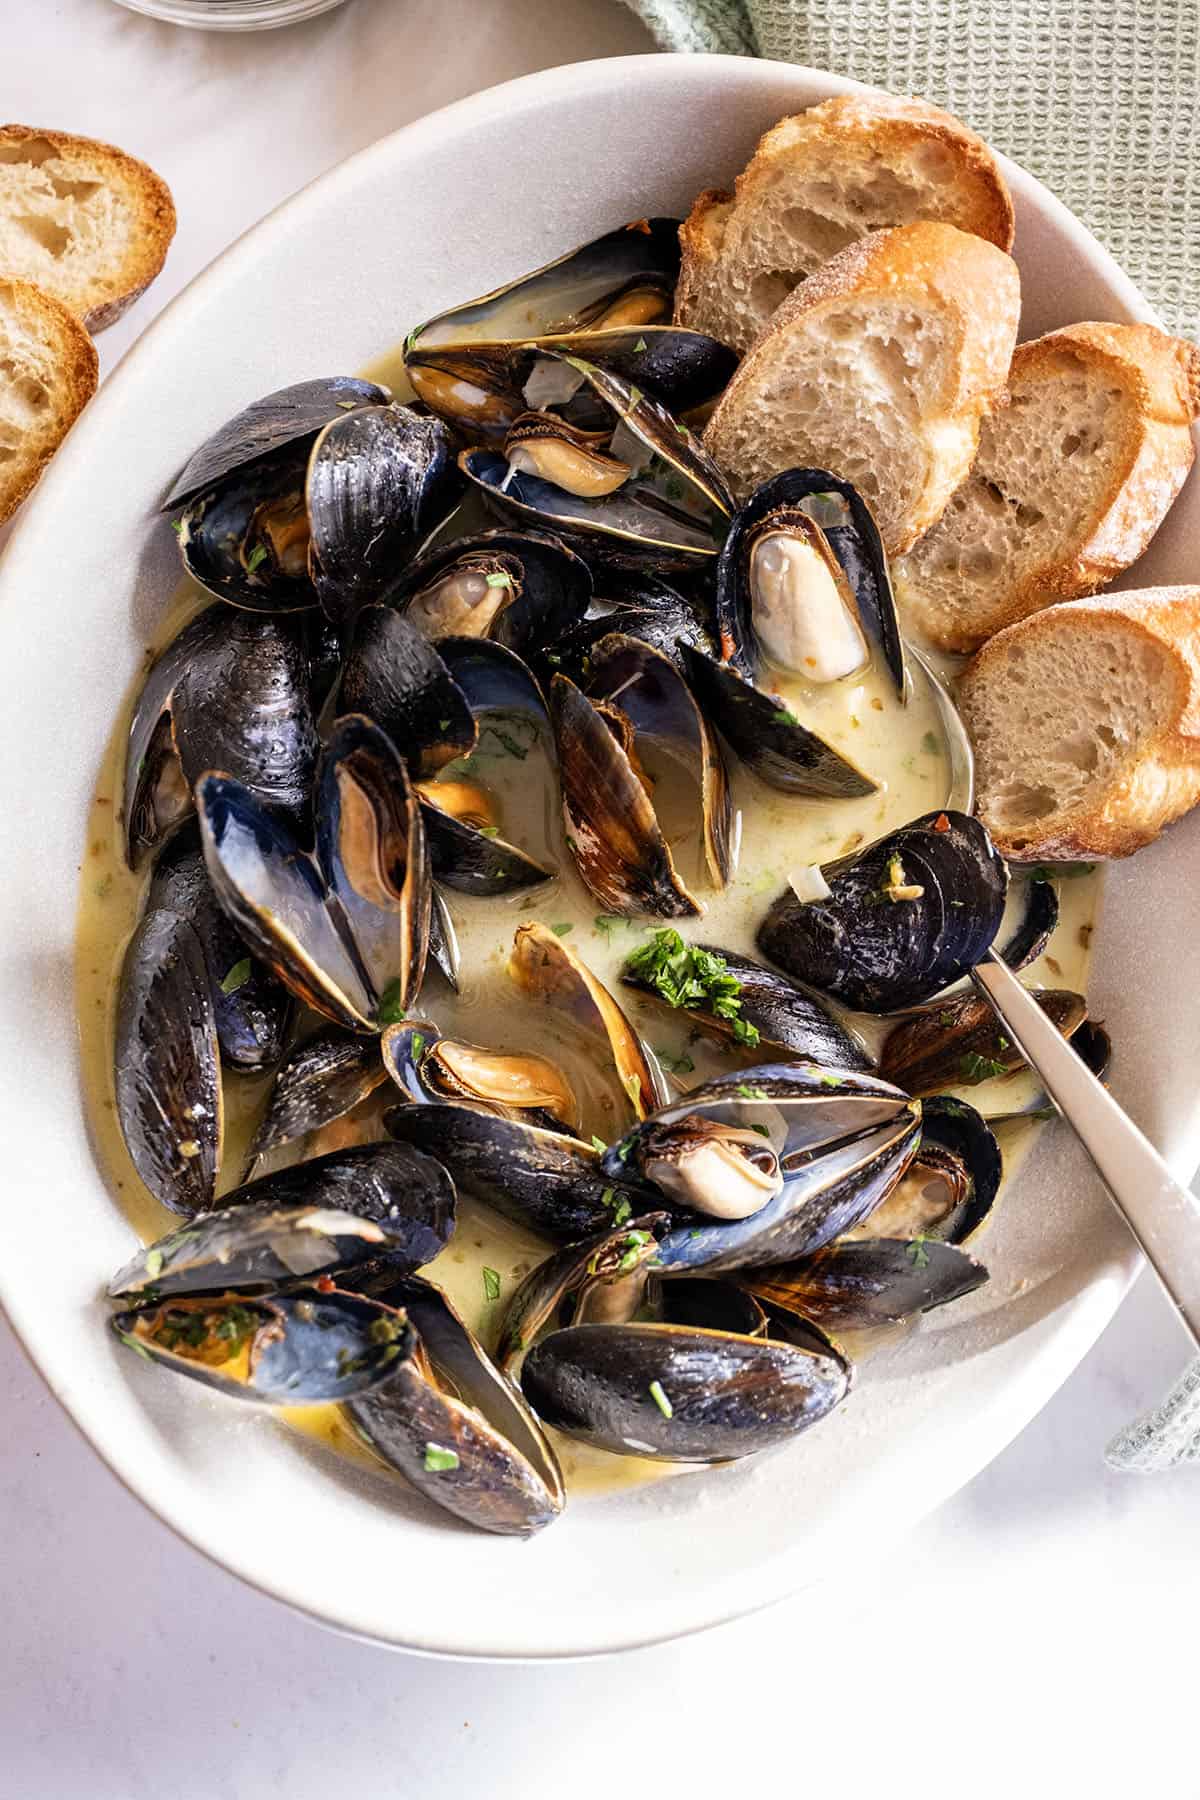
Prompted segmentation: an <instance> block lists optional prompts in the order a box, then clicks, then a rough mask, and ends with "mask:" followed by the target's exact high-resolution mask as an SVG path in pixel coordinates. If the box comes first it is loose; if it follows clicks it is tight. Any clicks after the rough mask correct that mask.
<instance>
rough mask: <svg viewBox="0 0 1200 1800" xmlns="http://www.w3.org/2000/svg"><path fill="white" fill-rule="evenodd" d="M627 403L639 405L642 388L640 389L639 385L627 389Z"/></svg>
mask: <svg viewBox="0 0 1200 1800" xmlns="http://www.w3.org/2000/svg"><path fill="white" fill-rule="evenodd" d="M629 404H630V406H640V405H641V404H642V390H641V388H639V387H631V388H630V390H629Z"/></svg>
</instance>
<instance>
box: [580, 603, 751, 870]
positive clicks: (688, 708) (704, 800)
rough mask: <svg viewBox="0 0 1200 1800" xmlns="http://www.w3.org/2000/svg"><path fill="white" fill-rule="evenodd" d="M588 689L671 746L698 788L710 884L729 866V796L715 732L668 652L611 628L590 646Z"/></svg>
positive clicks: (642, 735) (650, 738)
mask: <svg viewBox="0 0 1200 1800" xmlns="http://www.w3.org/2000/svg"><path fill="white" fill-rule="evenodd" d="M588 694H589V697H590V698H591V699H593V700H607V701H610V702H611V703H612V704H613V705H614V706H617V707H619V708H620V710H621V711H622V712H623V713H624V714H625V717H626V718H627V719H628V720H629V722H630V723H631V725H632V726H633V728H634V731H635V732H636V734H637V737H638V738H639V739H645V741H646V742H647V743H651V744H657V745H659V746H661V747H663V748H666V749H668V750H670V751H671V753H672V754H673V755H674V756H676V758H678V759H679V760H681V761H682V762H683V763H684V764H685V766H686V767H688V768H689V769H690V770H691V772H692V774H693V776H694V778H695V780H696V783H697V786H698V787H699V790H700V815H701V826H702V830H703V837H704V859H705V863H706V865H707V868H708V874H709V879H710V881H711V882H712V884H713V886H714V887H715V888H724V887H727V886H728V884H729V880H730V877H731V875H732V873H733V867H734V815H733V798H732V795H731V794H730V791H729V777H728V775H727V774H726V771H725V763H724V759H723V758H722V755H721V746H720V744H719V743H718V742H717V736H716V733H715V732H714V730H713V728H712V726H711V725H710V724H709V722H708V720H707V719H706V717H705V715H704V714H703V712H701V710H700V707H699V706H698V705H697V703H696V701H695V699H694V698H693V696H692V691H691V689H690V688H689V687H688V684H687V682H686V681H685V680H684V678H683V676H682V674H681V673H680V671H679V669H678V668H677V667H676V665H675V663H674V662H673V661H672V660H671V658H670V657H668V656H665V655H664V654H663V653H662V651H660V650H656V649H654V648H653V646H652V645H649V644H646V643H642V642H641V641H639V640H638V639H637V638H631V637H624V636H622V635H621V634H620V633H618V632H611V633H610V634H609V635H608V636H607V637H603V638H601V639H600V641H599V643H598V644H597V645H596V647H595V649H594V650H593V651H592V658H591V673H590V676H589V680H588Z"/></svg>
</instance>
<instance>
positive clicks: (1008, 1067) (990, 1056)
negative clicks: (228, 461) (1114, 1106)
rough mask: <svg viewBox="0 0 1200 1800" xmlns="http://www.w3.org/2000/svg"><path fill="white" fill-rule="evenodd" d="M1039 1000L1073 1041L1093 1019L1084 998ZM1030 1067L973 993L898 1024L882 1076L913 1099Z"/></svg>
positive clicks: (1040, 993)
mask: <svg viewBox="0 0 1200 1800" xmlns="http://www.w3.org/2000/svg"><path fill="white" fill-rule="evenodd" d="M1031 991H1032V992H1033V998H1034V999H1035V1000H1036V1001H1037V1003H1038V1005H1039V1006H1040V1007H1041V1009H1042V1011H1043V1012H1044V1013H1045V1014H1046V1015H1047V1017H1048V1018H1049V1019H1050V1020H1051V1021H1052V1022H1053V1023H1054V1024H1055V1025H1057V1026H1058V1029H1059V1030H1060V1031H1061V1032H1062V1034H1063V1036H1064V1037H1067V1038H1069V1037H1070V1036H1071V1034H1072V1032H1074V1031H1076V1030H1077V1029H1078V1027H1079V1026H1080V1025H1081V1024H1082V1023H1083V1021H1084V1019H1085V1018H1086V1017H1087V1001H1086V1000H1085V999H1084V997H1083V995H1082V994H1073V993H1070V992H1069V991H1067V990H1065V989H1058V988H1044V989H1034V990H1031ZM1025 1066H1026V1064H1025V1058H1024V1057H1023V1056H1022V1054H1021V1052H1020V1050H1019V1049H1018V1048H1017V1046H1016V1045H1015V1044H1014V1043H1012V1042H1010V1040H1009V1039H1008V1038H1007V1037H1006V1036H1005V1035H1004V1029H1003V1027H1002V1026H1001V1025H1000V1023H999V1021H998V1020H997V1018H996V1015H995V1013H994V1012H993V1011H992V1009H991V1007H990V1006H989V1005H988V1003H987V1001H986V1000H984V999H981V998H980V997H979V995H977V994H973V993H966V994H954V995H951V996H948V997H946V998H945V999H942V1000H932V1001H929V1002H928V1003H927V1004H926V1005H925V1006H923V1007H921V1008H920V1010H919V1011H917V1012H914V1013H911V1014H910V1015H909V1017H908V1018H906V1019H902V1020H901V1021H900V1023H899V1024H898V1025H895V1026H894V1027H893V1028H892V1030H891V1031H890V1032H889V1033H888V1035H887V1037H886V1038H885V1040H884V1045H883V1049H882V1051H881V1053H880V1058H879V1073H880V1075H881V1076H882V1077H883V1079H884V1080H885V1081H894V1082H895V1084H896V1086H897V1087H902V1088H904V1089H905V1090H906V1091H907V1092H908V1093H910V1094H940V1093H941V1092H942V1091H943V1089H945V1088H948V1087H958V1086H959V1085H961V1084H963V1083H975V1082H978V1081H983V1080H987V1079H990V1078H991V1077H992V1076H994V1075H1009V1074H1012V1073H1013V1072H1014V1071H1015V1070H1017V1069H1023V1068H1024V1067H1025Z"/></svg>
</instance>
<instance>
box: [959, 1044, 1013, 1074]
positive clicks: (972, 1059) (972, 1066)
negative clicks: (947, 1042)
mask: <svg viewBox="0 0 1200 1800" xmlns="http://www.w3.org/2000/svg"><path fill="white" fill-rule="evenodd" d="M1003 1048H1004V1045H1003V1042H1001V1049H1003ZM958 1066H959V1069H960V1070H961V1072H962V1077H963V1080H964V1081H970V1082H976V1081H990V1080H991V1078H992V1077H993V1075H1007V1074H1008V1065H1007V1063H1002V1062H997V1061H996V1059H995V1057H994V1056H980V1055H979V1054H978V1052H977V1051H974V1050H968V1051H967V1053H966V1055H965V1056H960V1057H959V1059H958Z"/></svg>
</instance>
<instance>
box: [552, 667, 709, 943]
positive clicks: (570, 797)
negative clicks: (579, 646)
mask: <svg viewBox="0 0 1200 1800" xmlns="http://www.w3.org/2000/svg"><path fill="white" fill-rule="evenodd" d="M550 710H551V715H552V717H553V720H554V732H555V741H556V743H557V746H558V764H559V771H560V777H561V781H562V805H563V820H564V823H565V827H566V834H567V847H568V849H569V850H570V851H571V854H572V856H573V857H574V858H575V863H576V866H577V868H578V870H579V873H580V876H581V878H582V879H583V881H584V883H585V885H586V886H587V887H588V889H589V890H590V891H591V892H592V893H593V894H594V895H595V897H596V899H597V900H599V902H600V904H601V905H602V906H603V907H604V910H605V911H606V912H609V913H615V914H619V915H621V916H622V917H626V918H628V917H636V916H638V915H639V914H643V913H646V914H650V915H651V916H652V917H657V918H661V919H679V918H694V917H695V916H696V915H697V914H699V913H700V911H701V910H702V909H701V906H700V904H699V902H698V901H697V900H696V899H695V898H694V897H693V896H692V895H691V894H690V893H689V892H688V889H687V888H686V886H685V885H684V883H683V882H682V881H681V879H680V877H679V874H678V872H677V871H676V868H675V863H674V859H673V857H672V855H671V850H670V846H669V844H668V843H667V840H666V838H665V837H664V836H663V834H662V830H661V828H660V826H659V823H658V820H657V818H656V817H655V813H654V807H653V806H652V804H651V802H650V797H649V795H648V794H647V792H646V790H645V788H644V787H643V785H642V783H641V781H640V779H639V778H638V775H637V772H636V770H635V769H634V767H633V764H632V763H631V762H630V759H629V755H628V753H627V750H626V748H625V747H624V745H623V744H622V743H621V742H619V741H618V738H617V736H616V735H615V734H614V730H613V727H612V724H611V722H610V720H609V719H608V718H606V716H605V715H604V714H603V713H601V712H599V711H598V710H597V709H596V707H595V706H593V704H592V702H591V701H590V700H589V699H588V698H587V697H586V695H584V694H581V693H580V691H579V689H578V688H577V687H576V686H575V684H574V682H572V681H568V680H567V678H566V676H565V675H556V676H555V678H554V680H553V681H552V682H551V684H550Z"/></svg>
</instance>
